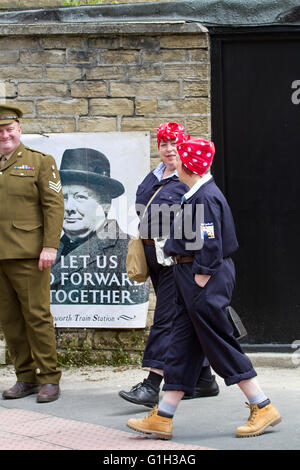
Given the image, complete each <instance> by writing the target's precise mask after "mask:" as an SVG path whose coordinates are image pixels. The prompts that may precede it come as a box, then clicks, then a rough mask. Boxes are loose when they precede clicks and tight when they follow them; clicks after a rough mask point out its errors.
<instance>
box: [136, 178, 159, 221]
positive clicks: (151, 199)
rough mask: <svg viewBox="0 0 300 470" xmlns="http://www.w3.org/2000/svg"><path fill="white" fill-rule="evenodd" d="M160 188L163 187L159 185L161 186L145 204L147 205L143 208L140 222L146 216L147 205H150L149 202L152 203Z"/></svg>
mask: <svg viewBox="0 0 300 470" xmlns="http://www.w3.org/2000/svg"><path fill="white" fill-rule="evenodd" d="M162 187H163V185H161V186H160V187H159V188H158V189H157V190H156V191H155V193H154V194H153V195H152V196H151V198H150V200H149V201H148V203H147V205H146V207H145V210H144V213H143V215H142V217H141V220H142V219H143V218H144V216H145V214H146V212H147V209H148V207H149V205H150V204H151V202H152V201H153V199H154V198H155V196H156V195H157V194H158V193H159V191H160V190H161V189H162Z"/></svg>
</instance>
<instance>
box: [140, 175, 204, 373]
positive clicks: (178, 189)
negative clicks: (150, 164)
mask: <svg viewBox="0 0 300 470" xmlns="http://www.w3.org/2000/svg"><path fill="white" fill-rule="evenodd" d="M160 186H163V187H162V189H161V190H160V191H159V193H158V194H157V195H156V196H155V197H154V199H153V200H152V202H151V204H150V206H149V207H148V210H147V214H145V216H144V217H143V219H142V221H141V224H140V234H141V237H142V238H146V239H151V238H153V236H152V235H153V234H151V222H152V223H153V217H152V219H151V209H150V208H151V206H153V205H154V204H159V205H161V204H167V205H168V206H170V205H173V204H177V205H178V204H180V201H181V198H182V195H183V194H184V193H186V191H187V189H188V187H187V186H186V185H185V184H183V183H181V182H180V181H179V179H178V177H177V176H172V177H170V178H165V179H162V180H161V181H159V180H158V178H157V177H156V176H155V175H154V174H153V172H151V173H149V174H148V175H147V176H146V178H145V179H144V180H143V182H142V183H141V184H140V185H139V186H138V189H137V193H136V204H142V205H144V206H146V205H147V203H148V202H149V200H150V198H151V196H152V195H153V194H154V193H155V191H157V189H158V188H159V187H160ZM137 212H139V211H138V210H137ZM139 215H140V216H141V215H142V214H139ZM152 216H153V214H152ZM154 216H155V214H154ZM172 219H173V217H172V213H171V221H172ZM157 220H158V222H159V223H158V230H159V234H160V236H165V237H168V236H169V235H170V224H169V223H168V225H167V227H163V225H162V219H161V218H157ZM166 229H167V232H166V233H164V230H166ZM144 249H145V255H146V259H147V263H148V266H149V271H150V278H151V281H152V284H153V287H154V291H155V294H156V307H155V311H154V320H153V324H152V326H151V328H150V333H149V337H148V340H147V344H146V347H145V351H144V356H143V362H142V365H143V367H152V368H157V369H162V370H163V369H164V364H165V356H166V352H167V348H168V345H169V341H170V333H171V327H172V321H173V317H174V314H175V303H174V299H175V282H174V277H173V266H170V267H166V266H162V265H161V264H159V263H158V262H157V259H156V252H155V247H154V246H147V245H144ZM205 365H206V363H205ZM207 365H208V364H207Z"/></svg>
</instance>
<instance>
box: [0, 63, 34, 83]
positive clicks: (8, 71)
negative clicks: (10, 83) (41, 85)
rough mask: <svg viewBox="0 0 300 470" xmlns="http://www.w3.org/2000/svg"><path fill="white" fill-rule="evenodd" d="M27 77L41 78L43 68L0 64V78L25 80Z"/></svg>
mask: <svg viewBox="0 0 300 470" xmlns="http://www.w3.org/2000/svg"><path fill="white" fill-rule="evenodd" d="M27 78H28V79H32V80H38V79H40V78H43V68H42V67H30V66H28V67H23V66H15V67H13V66H6V67H3V66H2V67H1V66H0V80H5V79H9V80H16V79H21V80H25V79H27Z"/></svg>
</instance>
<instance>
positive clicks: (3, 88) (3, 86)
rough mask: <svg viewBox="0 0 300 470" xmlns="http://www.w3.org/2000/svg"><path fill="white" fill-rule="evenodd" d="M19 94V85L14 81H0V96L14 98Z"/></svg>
mask: <svg viewBox="0 0 300 470" xmlns="http://www.w3.org/2000/svg"><path fill="white" fill-rule="evenodd" d="M15 96H17V87H16V85H15V84H14V83H10V82H0V98H14V97H15Z"/></svg>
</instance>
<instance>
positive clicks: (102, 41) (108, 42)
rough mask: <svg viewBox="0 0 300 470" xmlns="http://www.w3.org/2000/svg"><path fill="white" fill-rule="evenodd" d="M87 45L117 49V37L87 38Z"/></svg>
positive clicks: (118, 39)
mask: <svg viewBox="0 0 300 470" xmlns="http://www.w3.org/2000/svg"><path fill="white" fill-rule="evenodd" d="M88 47H89V48H90V49H119V47H120V38H119V37H108V38H107V37H100V38H90V39H88Z"/></svg>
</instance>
